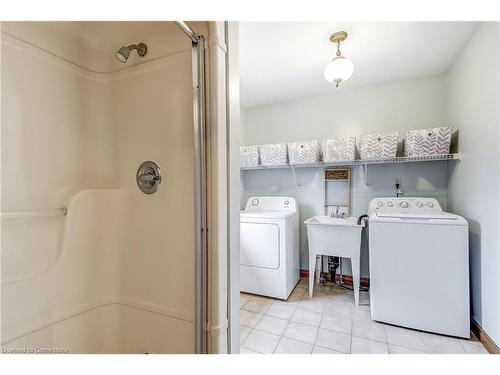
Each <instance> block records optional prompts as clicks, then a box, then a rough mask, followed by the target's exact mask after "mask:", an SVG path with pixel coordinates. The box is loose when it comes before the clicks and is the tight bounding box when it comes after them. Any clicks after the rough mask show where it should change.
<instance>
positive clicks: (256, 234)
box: [240, 222, 280, 269]
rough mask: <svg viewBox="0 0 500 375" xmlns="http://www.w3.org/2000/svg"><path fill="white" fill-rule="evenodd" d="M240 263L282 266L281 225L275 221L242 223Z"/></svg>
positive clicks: (267, 266)
mask: <svg viewBox="0 0 500 375" xmlns="http://www.w3.org/2000/svg"><path fill="white" fill-rule="evenodd" d="M240 265H242V266H249V267H259V268H270V269H277V268H279V266H280V227H279V225H278V224H275V223H245V222H242V223H241V224H240Z"/></svg>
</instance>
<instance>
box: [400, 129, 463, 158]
mask: <svg viewBox="0 0 500 375" xmlns="http://www.w3.org/2000/svg"><path fill="white" fill-rule="evenodd" d="M452 134H453V127H452V126H443V127H440V128H431V129H418V130H410V131H409V132H408V133H407V135H406V138H405V140H404V154H405V156H427V155H444V154H448V153H449V152H450V143H451V136H452Z"/></svg>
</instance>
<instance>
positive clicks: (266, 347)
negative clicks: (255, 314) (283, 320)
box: [241, 329, 280, 354]
mask: <svg viewBox="0 0 500 375" xmlns="http://www.w3.org/2000/svg"><path fill="white" fill-rule="evenodd" d="M279 341H280V336H278V335H273V334H272V333H267V332H263V331H259V330H257V329H254V330H252V332H250V334H249V335H248V337H247V338H246V339H245V341H243V343H242V344H241V347H242V348H245V349H250V350H253V351H256V352H259V353H263V354H269V353H272V352H273V351H274V349H275V348H276V346H277V345H278V342H279Z"/></svg>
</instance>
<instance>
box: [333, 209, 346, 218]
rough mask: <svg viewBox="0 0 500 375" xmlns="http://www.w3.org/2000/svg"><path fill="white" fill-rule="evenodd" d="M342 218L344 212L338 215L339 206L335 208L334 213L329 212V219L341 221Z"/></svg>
mask: <svg viewBox="0 0 500 375" xmlns="http://www.w3.org/2000/svg"><path fill="white" fill-rule="evenodd" d="M344 216H345V213H344V212H342V214H339V206H336V208H335V213H333V212H330V217H331V218H336V219H339V218H342V219H343V218H344Z"/></svg>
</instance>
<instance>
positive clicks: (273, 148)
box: [259, 143, 288, 166]
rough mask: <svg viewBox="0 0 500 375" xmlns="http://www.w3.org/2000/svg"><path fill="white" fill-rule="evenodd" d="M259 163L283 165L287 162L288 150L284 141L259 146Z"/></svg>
mask: <svg viewBox="0 0 500 375" xmlns="http://www.w3.org/2000/svg"><path fill="white" fill-rule="evenodd" d="M259 153H260V163H261V164H262V165H267V166H271V165H284V164H288V152H287V147H286V143H275V144H267V145H260V146H259Z"/></svg>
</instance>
